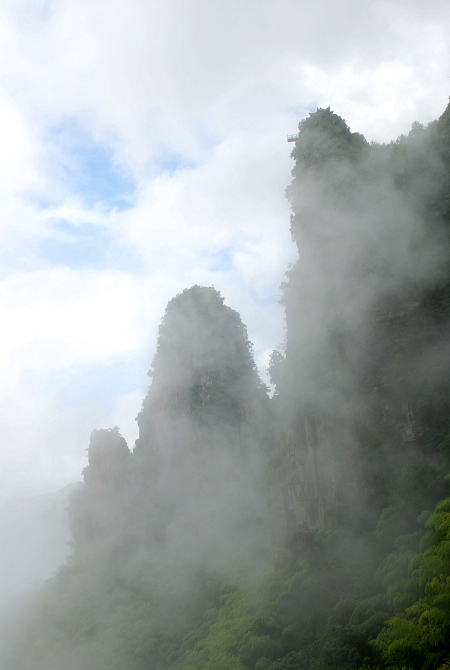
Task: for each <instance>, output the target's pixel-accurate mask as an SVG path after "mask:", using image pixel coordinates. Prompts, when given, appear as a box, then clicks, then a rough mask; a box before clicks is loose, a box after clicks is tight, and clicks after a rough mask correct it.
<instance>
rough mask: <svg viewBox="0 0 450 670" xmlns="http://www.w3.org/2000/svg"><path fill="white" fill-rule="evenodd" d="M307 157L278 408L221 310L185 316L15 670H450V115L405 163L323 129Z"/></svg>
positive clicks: (275, 371) (82, 512) (416, 140)
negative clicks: (130, 440) (132, 440)
mask: <svg viewBox="0 0 450 670" xmlns="http://www.w3.org/2000/svg"><path fill="white" fill-rule="evenodd" d="M292 157H293V158H294V160H295V167H294V169H293V172H292V175H293V179H292V183H291V184H290V186H289V187H288V189H287V196H288V198H289V200H290V202H291V205H292V217H291V232H292V237H293V239H294V240H295V242H296V243H297V245H298V250H299V259H298V261H297V262H296V263H295V264H294V265H293V266H292V267H291V268H290V269H289V270H288V273H287V279H286V282H285V283H284V284H283V286H282V290H283V303H284V305H285V308H286V323H287V338H286V346H285V350H284V351H283V352H277V351H275V352H273V354H272V357H271V368H270V372H271V379H272V382H273V383H274V385H275V386H276V391H275V394H274V396H273V398H271V399H270V400H269V397H268V395H267V392H266V389H265V387H264V386H263V385H261V383H260V381H259V378H258V375H257V372H256V368H255V364H254V362H253V358H252V349H251V344H250V343H249V341H248V337H247V332H246V329H245V327H244V325H243V324H242V322H241V319H240V317H239V315H238V314H237V313H236V312H234V311H233V310H231V309H230V308H229V307H226V306H225V305H224V303H223V299H222V298H221V296H220V294H219V293H218V292H217V291H215V290H214V289H212V288H202V287H198V286H194V287H193V288H191V289H189V290H186V291H184V292H183V293H182V294H180V295H178V296H177V297H176V298H174V299H173V300H172V301H171V302H170V303H169V305H168V308H167V310H166V314H165V316H164V318H163V321H162V325H161V328H160V336H159V340H158V349H157V353H156V356H155V359H154V362H153V366H152V371H151V376H152V385H151V386H150V389H149V393H148V396H147V398H146V399H145V400H144V403H143V407H142V411H141V413H140V415H139V417H138V423H139V429H140V436H139V439H138V441H137V443H136V447H135V449H134V451H133V452H131V451H130V450H129V449H128V446H127V444H126V442H125V440H124V439H123V438H122V437H121V435H120V433H119V431H118V429H117V428H114V429H110V430H98V431H94V432H93V434H92V436H91V442H90V445H89V450H88V458H89V462H88V466H87V468H86V469H85V471H84V479H85V484H84V487H83V488H82V489H81V490H79V491H77V492H76V493H75V494H74V495H73V498H72V502H71V505H70V508H69V515H70V523H71V528H72V533H73V538H74V543H73V553H72V556H71V558H70V560H69V561H68V563H67V564H66V565H65V566H63V567H62V568H61V569H60V570H59V572H58V573H57V574H56V575H55V576H54V577H53V578H52V579H51V580H49V582H48V583H47V584H45V586H44V588H43V589H42V592H41V593H40V594H39V596H38V598H37V600H36V602H35V603H34V604H33V606H32V607H31V608H30V612H29V616H28V619H27V622H26V623H25V624H23V625H22V626H21V629H20V631H19V633H18V639H17V641H16V642H17V644H16V646H15V650H14V653H13V654H12V657H11V659H10V661H9V662H8V667H9V668H12V669H13V670H31V668H32V669H33V670H44V669H45V670H50V669H52V670H63V669H64V670H72V669H73V670H75V669H80V670H81V669H83V670H147V669H148V670H169V668H170V669H173V670H375V669H381V668H383V669H387V668H391V669H395V668H397V669H398V670H400V669H410V668H411V669H414V670H416V669H422V670H438V669H439V670H448V669H449V668H450V497H448V496H449V493H450V491H449V485H448V479H446V475H447V473H448V472H449V470H450V378H449V369H450V366H449V363H450V360H449V354H450V348H449V329H450V265H449V261H450V256H449V254H448V242H449V239H448V236H449V233H450V106H449V108H447V110H446V111H445V112H444V114H443V115H442V116H441V118H440V119H439V120H438V121H435V122H433V123H431V124H429V126H428V127H426V128H424V127H422V126H421V125H420V124H418V123H415V124H414V125H413V127H412V130H411V132H410V133H409V135H408V136H402V137H400V138H399V139H398V140H397V141H395V142H392V143H391V144H389V145H377V144H369V143H367V142H366V140H365V139H364V137H362V136H361V135H359V134H358V133H352V132H351V131H350V130H349V128H348V127H347V125H346V123H345V122H344V121H343V120H342V119H341V118H340V117H339V116H337V115H336V114H334V113H333V112H332V111H331V110H330V108H328V109H318V110H317V111H316V112H315V113H313V114H311V115H310V116H309V118H307V119H305V120H303V121H301V123H300V124H299V138H298V140H297V141H296V144H295V147H294V150H293V152H292Z"/></svg>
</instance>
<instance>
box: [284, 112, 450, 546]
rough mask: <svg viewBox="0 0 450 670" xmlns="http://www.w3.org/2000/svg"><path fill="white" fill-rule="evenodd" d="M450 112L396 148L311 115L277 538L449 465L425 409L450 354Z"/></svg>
mask: <svg viewBox="0 0 450 670" xmlns="http://www.w3.org/2000/svg"><path fill="white" fill-rule="evenodd" d="M448 116H449V111H448V110H447V112H446V113H445V114H444V115H443V117H441V119H440V120H439V122H438V123H437V124H432V125H431V126H430V127H429V128H428V129H423V128H422V127H420V126H419V125H418V124H416V125H415V126H414V127H413V130H412V131H411V133H410V135H409V136H408V137H407V138H404V137H402V138H400V139H399V140H398V141H397V142H395V143H391V145H388V146H376V145H368V144H367V142H366V141H365V139H364V138H363V137H362V136H361V135H359V134H358V133H352V132H351V131H350V129H349V128H348V127H347V125H346V124H345V122H344V121H343V120H342V119H341V118H340V117H338V116H337V115H336V114H334V113H333V112H332V111H331V110H330V109H329V108H328V109H318V110H317V111H316V112H315V113H313V114H311V115H310V116H309V118H307V119H305V120H304V121H302V122H301V123H300V124H299V138H298V140H297V141H296V144H295V147H294V150H293V152H292V157H293V158H294V160H295V166H294V169H293V171H292V175H293V180H292V183H291V184H290V186H289V187H288V189H287V196H288V199H289V200H290V202H291V206H292V216H291V232H292V237H293V239H294V241H295V242H296V244H297V247H298V251H299V259H298V261H297V262H296V263H295V264H294V265H293V266H292V267H291V269H290V270H289V272H288V273H287V281H286V283H285V284H284V285H283V301H284V304H285V307H286V325H287V339H286V351H285V360H284V361H282V360H281V359H277V360H275V359H274V360H273V362H274V364H275V363H277V365H276V366H275V365H274V371H275V372H276V377H277V405H278V412H279V425H280V426H281V430H280V443H281V456H280V459H279V462H278V466H277V468H275V469H274V470H273V481H274V486H273V488H272V513H273V524H274V535H275V536H276V538H277V540H276V543H277V544H278V545H279V543H280V540H282V539H283V538H284V541H285V540H286V538H287V537H288V536H289V535H290V534H292V533H293V532H295V530H296V528H298V527H299V525H301V524H307V525H308V526H313V525H316V524H323V523H326V521H327V516H329V515H335V514H336V513H337V511H336V510H337V509H338V508H340V509H341V510H342V509H346V510H347V513H350V514H351V513H352V510H353V511H355V510H360V511H361V512H362V511H364V513H366V512H367V510H368V509H372V510H375V509H378V510H379V509H381V508H382V507H383V505H387V504H390V502H392V500H393V499H394V495H393V493H392V491H393V490H395V487H396V485H395V481H396V478H398V476H399V473H401V472H402V471H403V470H405V471H406V470H407V469H408V468H409V469H410V470H412V469H414V468H416V469H417V468H419V469H420V468H429V469H433V468H435V469H436V468H438V469H439V467H440V464H441V465H442V459H441V460H439V455H438V454H437V445H436V444H435V445H434V446H433V447H432V448H430V445H431V442H430V439H429V438H427V437H426V432H427V430H428V428H427V425H429V423H428V424H427V422H426V421H425V422H424V420H423V418H424V411H425V408H426V407H429V394H430V393H431V394H432V395H433V394H434V393H435V391H433V390H432V389H437V387H438V386H439V385H441V386H442V384H443V383H444V382H443V377H442V374H441V372H440V371H439V370H437V369H436V365H435V361H437V360H440V361H441V363H442V361H443V360H444V358H445V360H447V354H445V353H444V350H445V349H446V345H445V342H446V338H447V337H448V304H447V299H446V298H445V295H447V294H448V292H447V293H446V290H445V285H446V283H447V279H446V277H447V278H448V256H447V252H446V250H445V245H444V244H443V242H444V240H446V239H447V238H446V235H447V232H446V229H445V226H446V225H447V224H446V218H448V213H446V210H445V211H443V210H442V206H441V205H442V203H443V202H446V198H445V197H444V196H443V195H442V193H443V190H445V188H446V184H447V186H448V177H447V176H446V175H447V173H448V165H447V164H448V160H447V163H446V157H445V155H443V154H442V149H441V148H439V147H442V146H445V143H440V141H439V139H438V138H439V137H440V135H445V133H448V118H447V117H448ZM444 139H445V138H444ZM447 158H448V157H447ZM437 203H441V205H439V206H438V205H437ZM278 356H279V355H278ZM443 356H444V358H443ZM275 368H276V370H275ZM444 369H446V364H445V365H444V366H443V368H442V370H444ZM441 397H442V393H441ZM426 411H428V410H426ZM425 413H426V412H425ZM428 422H429V419H428ZM427 444H428V446H427ZM405 476H406V475H405ZM408 477H409V475H408ZM275 482H276V483H275ZM374 515H375V512H374Z"/></svg>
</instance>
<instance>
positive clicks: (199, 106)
mask: <svg viewBox="0 0 450 670" xmlns="http://www.w3.org/2000/svg"><path fill="white" fill-rule="evenodd" d="M449 46H450V4H449V3H448V1H447V0H440V1H437V0H427V1H425V0H408V1H406V0H404V1H403V0H398V1H397V2H387V1H386V2H382V1H380V2H373V1H367V2H361V1H358V2H356V0H351V1H344V2H339V3H336V2H330V0H328V1H325V0H321V1H320V0H319V1H317V2H306V1H305V0H278V1H277V2H274V1H273V0H272V1H270V2H269V1H266V0H259V2H255V0H239V1H237V0H215V1H214V0H213V1H212V2H211V0H209V1H208V2H206V0H164V2H163V1H162V0H95V1H93V0H2V2H0V137H1V147H2V150H1V152H0V172H1V179H0V200H1V212H2V216H1V219H0V225H1V238H0V240H1V241H0V262H1V276H0V282H1V283H0V315H1V329H0V338H1V347H0V362H1V366H2V370H1V376H0V404H1V422H0V491H1V496H3V497H5V496H6V497H7V496H10V495H15V494H20V495H31V494H34V493H37V492H42V491H47V490H55V489H57V488H58V487H61V486H64V485H65V484H66V483H68V482H70V481H74V480H78V479H80V471H81V469H82V468H83V467H84V465H85V458H86V451H85V450H86V447H87V444H88V440H89V434H90V431H91V430H92V429H93V428H94V427H98V428H100V427H109V426H113V425H115V424H117V425H119V427H120V428H121V430H122V432H123V434H124V435H125V437H126V438H127V440H128V442H129V445H130V446H131V447H132V446H133V442H134V439H135V438H136V424H135V420H134V419H135V416H136V414H137V412H138V410H139V408H140V405H141V402H142V398H143V395H144V394H145V391H146V388H147V385H148V378H147V376H146V372H147V370H148V368H149V367H150V363H151V359H152V357H153V353H154V349H155V341H156V336H157V327H158V323H159V321H160V319H161V316H162V314H163V312H164V309H165V305H166V303H167V301H168V300H169V299H170V298H171V297H173V296H174V295H175V294H176V293H178V292H180V291H181V290H182V289H183V288H185V287H189V286H191V285H192V284H194V283H199V284H203V285H214V286H215V287H216V288H218V289H219V290H220V291H221V292H222V294H223V296H224V297H225V300H226V304H228V305H230V306H231V307H233V308H234V309H237V310H238V311H239V312H240V313H241V316H242V319H243V321H244V322H245V323H246V324H247V326H248V329H249V335H250V339H251V340H252V342H254V345H255V354H256V357H257V361H258V365H259V368H260V370H261V373H262V374H264V371H265V366H266V365H267V362H268V356H269V354H270V351H271V350H272V349H273V348H275V347H279V345H280V344H281V343H282V342H283V338H284V324H283V313H282V309H281V307H280V306H279V305H278V303H277V301H278V298H279V285H280V283H281V281H282V280H283V275H284V272H285V270H286V267H287V264H288V263H289V262H290V261H292V260H293V259H294V258H295V251H294V248H293V245H292V243H291V241H290V238H289V208H288V204H287V202H286V201H285V199H284V189H285V187H286V185H287V184H288V182H289V179H290V169H291V159H290V157H289V154H290V149H291V147H292V145H289V144H287V142H286V134H287V133H291V132H296V129H297V124H298V121H299V120H300V119H302V118H304V117H305V116H306V115H307V113H308V111H313V110H315V108H316V107H317V106H320V107H327V106H328V105H331V108H332V109H333V110H334V111H335V112H337V113H338V114H340V115H341V116H343V117H344V118H345V119H346V121H347V123H348V124H349V125H350V127H351V129H352V130H354V131H355V130H357V131H360V132H363V133H364V134H365V135H366V137H367V139H369V140H376V141H389V140H390V139H392V138H395V137H397V136H398V135H399V134H401V133H405V132H408V130H409V128H410V126H411V123H412V122H413V121H414V120H419V121H421V122H422V123H428V122H429V121H431V120H433V119H434V118H436V117H437V116H439V115H440V114H441V113H442V111H443V110H444V108H445V106H446V104H447V100H448V94H449V89H450V86H449V83H450V80H449V75H450V67H449V58H448V56H449Z"/></svg>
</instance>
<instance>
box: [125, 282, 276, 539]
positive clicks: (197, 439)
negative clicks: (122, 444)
mask: <svg viewBox="0 0 450 670" xmlns="http://www.w3.org/2000/svg"><path fill="white" fill-rule="evenodd" d="M151 376H152V384H151V386H150V389H149V392H148V395H147V397H146V398H145V400H144V403H143V407H142V411H141V413H140V414H139V417H138V423H139V439H138V441H137V443H136V449H135V460H136V463H137V464H140V467H141V469H142V472H148V473H149V477H150V479H151V482H152V483H151V485H150V487H149V488H148V496H149V497H150V498H151V499H153V500H154V501H155V504H158V505H159V506H161V505H162V506H163V507H164V508H165V510H166V519H167V525H166V528H167V533H168V534H169V535H171V536H172V540H173V535H174V533H175V530H174V529H175V528H176V534H177V535H178V534H179V533H180V528H182V529H183V531H182V533H181V534H182V535H183V534H184V533H185V532H187V530H189V532H190V533H192V534H193V536H196V537H198V538H200V537H201V538H202V539H206V540H207V541H211V542H213V543H216V542H219V543H220V544H223V543H224V542H225V543H226V542H227V541H228V540H230V534H236V532H237V531H239V529H241V530H242V529H243V528H244V527H245V525H246V523H249V524H250V525H251V524H252V523H255V524H258V523H260V524H261V523H263V518H264V516H265V505H264V501H263V498H262V495H261V492H260V487H261V481H262V479H263V469H264V462H265V458H266V453H265V450H266V449H267V447H268V429H267V428H268V425H267V407H268V398H267V394H266V389H265V388H264V387H263V386H262V385H261V382H260V380H259V377H258V374H257V372H256V368H255V364H254V361H253V358H252V351H251V344H250V342H249V341H248V337H247V332H246V328H245V326H244V325H243V324H242V321H241V319H240V317H239V315H238V313H237V312H235V311H234V310H232V309H230V308H229V307H227V306H225V305H224V303H223V298H222V297H221V296H220V294H219V293H218V292H217V291H216V290H215V289H213V288H205V287H199V286H194V287H192V288H191V289H189V290H185V291H183V293H181V294H180V295H178V296H176V297H175V298H174V299H173V300H171V302H170V303H169V304H168V307H167V310H166V313H165V316H164V318H163V321H162V324H161V327H160V331H159V340H158V349H157V353H156V355H155V358H154V361H153V366H152V371H151ZM156 473H157V474H156ZM142 483H143V485H144V486H145V485H146V482H142ZM150 489H152V490H150ZM151 504H152V503H151V501H149V506H151ZM158 517H159V519H160V518H161V514H159V515H158ZM242 532H244V531H243V530H242ZM227 538H228V540H227Z"/></svg>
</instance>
